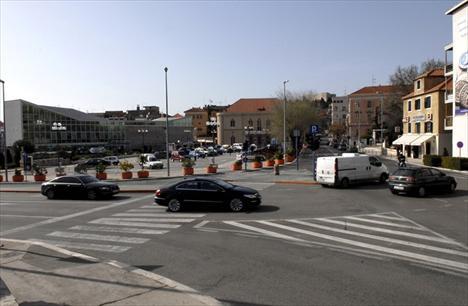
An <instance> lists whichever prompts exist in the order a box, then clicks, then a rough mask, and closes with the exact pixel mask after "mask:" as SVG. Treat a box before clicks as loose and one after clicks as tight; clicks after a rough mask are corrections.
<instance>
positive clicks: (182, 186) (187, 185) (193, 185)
mask: <svg viewBox="0 0 468 306" xmlns="http://www.w3.org/2000/svg"><path fill="white" fill-rule="evenodd" d="M176 189H186V190H194V189H198V182H197V181H192V182H185V183H182V184H179V185H177V187H176Z"/></svg>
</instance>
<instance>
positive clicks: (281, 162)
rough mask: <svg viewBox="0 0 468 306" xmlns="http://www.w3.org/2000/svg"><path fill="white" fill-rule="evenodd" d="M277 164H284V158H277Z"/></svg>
mask: <svg viewBox="0 0 468 306" xmlns="http://www.w3.org/2000/svg"><path fill="white" fill-rule="evenodd" d="M275 164H276V165H284V159H275Z"/></svg>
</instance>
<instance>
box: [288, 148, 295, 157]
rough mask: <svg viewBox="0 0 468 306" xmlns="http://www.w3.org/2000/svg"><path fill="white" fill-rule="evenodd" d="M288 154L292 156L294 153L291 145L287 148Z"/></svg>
mask: <svg viewBox="0 0 468 306" xmlns="http://www.w3.org/2000/svg"><path fill="white" fill-rule="evenodd" d="M286 154H288V155H291V156H292V155H294V149H293V148H291V147H289V148H288V149H287V150H286Z"/></svg>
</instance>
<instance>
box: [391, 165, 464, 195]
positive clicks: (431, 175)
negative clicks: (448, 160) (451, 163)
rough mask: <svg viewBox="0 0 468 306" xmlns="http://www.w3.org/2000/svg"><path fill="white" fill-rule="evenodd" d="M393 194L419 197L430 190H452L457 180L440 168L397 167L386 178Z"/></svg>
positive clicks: (455, 186)
mask: <svg viewBox="0 0 468 306" xmlns="http://www.w3.org/2000/svg"><path fill="white" fill-rule="evenodd" d="M388 187H389V188H390V191H391V192H392V193H393V194H399V193H406V194H416V195H418V196H420V197H424V196H426V195H427V194H428V193H431V192H454V191H455V189H456V188H457V182H456V180H455V178H453V177H452V176H449V175H446V174H445V173H443V172H442V171H440V170H437V169H433V168H425V167H409V168H407V167H405V168H399V169H397V170H396V171H395V172H394V173H392V175H391V176H390V177H389V180H388Z"/></svg>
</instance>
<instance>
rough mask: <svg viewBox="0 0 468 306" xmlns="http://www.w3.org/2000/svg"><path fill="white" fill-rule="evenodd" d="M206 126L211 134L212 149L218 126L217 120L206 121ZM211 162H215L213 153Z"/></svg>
mask: <svg viewBox="0 0 468 306" xmlns="http://www.w3.org/2000/svg"><path fill="white" fill-rule="evenodd" d="M206 126H207V127H208V129H209V130H210V132H211V136H212V137H213V149H214V148H215V138H216V137H215V136H216V128H217V127H218V122H216V121H214V120H210V121H207V122H206ZM211 163H212V164H214V163H215V156H214V155H213V159H212V160H211Z"/></svg>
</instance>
